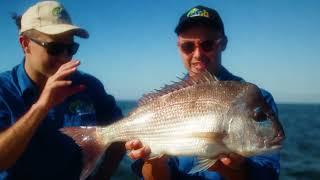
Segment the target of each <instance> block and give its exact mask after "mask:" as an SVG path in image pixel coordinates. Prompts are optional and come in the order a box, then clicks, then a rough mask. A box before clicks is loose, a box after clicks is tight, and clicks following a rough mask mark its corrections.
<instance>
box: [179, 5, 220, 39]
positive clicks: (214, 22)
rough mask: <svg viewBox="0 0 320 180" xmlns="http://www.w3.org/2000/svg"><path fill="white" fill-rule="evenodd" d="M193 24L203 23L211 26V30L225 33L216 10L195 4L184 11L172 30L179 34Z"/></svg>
mask: <svg viewBox="0 0 320 180" xmlns="http://www.w3.org/2000/svg"><path fill="white" fill-rule="evenodd" d="M194 25H205V26H207V27H209V28H212V30H213V31H217V32H221V33H222V34H223V35H225V33H224V26H223V22H222V20H221V17H220V15H219V14H218V12H217V11H216V10H214V9H211V8H208V7H205V6H200V5H199V6H195V7H193V8H191V9H189V10H188V11H187V12H185V13H184V14H183V15H182V16H181V17H180V20H179V23H178V25H177V27H176V29H175V30H174V32H175V33H177V34H180V33H181V32H183V31H184V30H186V29H188V28H189V27H191V26H194Z"/></svg>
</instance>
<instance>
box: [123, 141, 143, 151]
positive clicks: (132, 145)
mask: <svg viewBox="0 0 320 180" xmlns="http://www.w3.org/2000/svg"><path fill="white" fill-rule="evenodd" d="M125 146H126V149H127V150H135V149H140V148H142V147H143V146H142V143H141V141H139V140H138V139H134V140H131V141H128V142H127V143H126V144H125Z"/></svg>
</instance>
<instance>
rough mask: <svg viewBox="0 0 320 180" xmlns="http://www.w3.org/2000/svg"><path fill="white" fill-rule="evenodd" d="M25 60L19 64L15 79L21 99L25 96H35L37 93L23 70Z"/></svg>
mask: <svg viewBox="0 0 320 180" xmlns="http://www.w3.org/2000/svg"><path fill="white" fill-rule="evenodd" d="M24 63H25V60H23V62H22V63H21V64H19V66H18V69H17V78H18V83H19V87H20V90H21V94H22V96H23V97H25V96H27V95H31V96H35V95H36V94H37V92H38V90H37V88H36V86H35V84H34V83H33V82H32V80H31V79H30V78H29V76H28V74H27V72H26V70H25V68H24Z"/></svg>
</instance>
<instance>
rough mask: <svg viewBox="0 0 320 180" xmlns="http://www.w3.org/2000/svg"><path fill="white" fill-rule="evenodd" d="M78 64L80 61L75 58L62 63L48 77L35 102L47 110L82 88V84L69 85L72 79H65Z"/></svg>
mask: <svg viewBox="0 0 320 180" xmlns="http://www.w3.org/2000/svg"><path fill="white" fill-rule="evenodd" d="M79 65H80V62H79V61H75V60H71V61H69V62H67V63H65V64H63V65H62V66H61V67H60V68H59V69H58V70H57V72H56V73H55V74H54V75H52V76H51V77H50V78H48V80H47V82H46V84H45V86H44V88H43V90H42V92H41V95H40V97H39V100H38V102H37V103H38V104H39V105H41V107H43V108H45V109H46V110H49V109H51V108H52V107H54V106H55V105H57V104H60V103H61V102H63V101H64V100H65V99H66V98H67V97H69V96H71V95H73V94H75V93H78V92H80V91H82V90H84V88H85V87H84V85H75V86H71V84H72V81H71V80H68V79H67V78H68V77H69V76H70V75H71V74H72V73H74V72H75V71H76V70H77V66H79Z"/></svg>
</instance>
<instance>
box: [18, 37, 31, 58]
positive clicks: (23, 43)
mask: <svg viewBox="0 0 320 180" xmlns="http://www.w3.org/2000/svg"><path fill="white" fill-rule="evenodd" d="M19 43H20V45H21V47H22V50H23V52H24V53H25V54H26V53H30V48H29V46H28V45H29V39H27V38H26V37H25V36H19Z"/></svg>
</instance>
